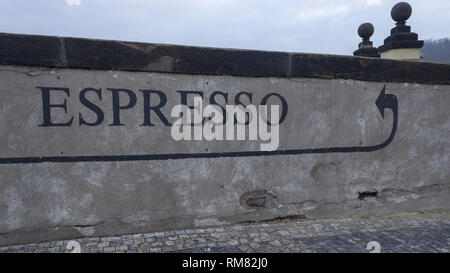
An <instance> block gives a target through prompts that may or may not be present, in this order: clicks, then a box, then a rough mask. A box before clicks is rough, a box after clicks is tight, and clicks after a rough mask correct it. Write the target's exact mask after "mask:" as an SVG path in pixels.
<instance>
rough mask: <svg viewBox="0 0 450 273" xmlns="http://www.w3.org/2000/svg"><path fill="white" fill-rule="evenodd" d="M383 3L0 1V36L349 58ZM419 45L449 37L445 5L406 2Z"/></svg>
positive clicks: (384, 29) (379, 28) (380, 30)
mask: <svg viewBox="0 0 450 273" xmlns="http://www.w3.org/2000/svg"><path fill="white" fill-rule="evenodd" d="M397 2H399V1H390V0H271V1H269V0H1V1H0V5H1V6H0V32H9V33H25V34H43V35H57V36H70V37H86V38H99V39H113V40H125V41H140V42H149V43H167V44H182V45H196V46H212V47H224V48H243V49H261V50H275V51H290V52H315V53H331V54H352V52H353V51H354V50H355V49H356V48H357V45H358V43H359V41H360V39H359V37H358V36H357V33H356V31H357V28H358V26H359V25H360V24H361V23H364V22H371V23H373V24H374V25H375V34H374V36H373V38H372V40H373V41H374V43H375V45H376V46H379V45H381V44H382V42H383V39H384V38H386V37H387V36H388V35H389V31H390V29H391V28H392V27H393V26H394V21H392V19H391V17H390V11H391V8H392V6H393V5H394V4H395V3H397ZM409 3H410V4H411V5H412V7H413V14H412V17H411V18H410V20H409V21H408V24H409V25H411V26H412V30H413V31H414V32H416V33H418V34H419V38H420V39H428V38H444V37H450V0H410V1H409Z"/></svg>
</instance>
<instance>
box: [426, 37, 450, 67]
mask: <svg viewBox="0 0 450 273" xmlns="http://www.w3.org/2000/svg"><path fill="white" fill-rule="evenodd" d="M420 52H421V55H422V57H423V60H424V61H427V62H439V63H450V39H449V38H444V39H438V40H434V39H433V40H425V44H424V45H423V47H422V49H421V50H420Z"/></svg>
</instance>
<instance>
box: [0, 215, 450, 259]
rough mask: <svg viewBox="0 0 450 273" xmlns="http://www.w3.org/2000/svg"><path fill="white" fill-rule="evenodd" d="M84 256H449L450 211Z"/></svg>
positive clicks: (196, 233)
mask: <svg viewBox="0 0 450 273" xmlns="http://www.w3.org/2000/svg"><path fill="white" fill-rule="evenodd" d="M75 241H76V242H78V243H79V244H80V247H81V252H181V253H190V252H195V253H198V252H200V253H204V252H207V253H208V252H211V253H220V252H228V253H236V252H257V253H265V252H275V253H279V252H363V253H367V252H369V250H367V249H366V248H367V244H368V243H369V242H371V241H376V242H378V243H379V244H380V246H381V252H449V251H450V211H433V212H426V213H403V214H396V215H385V216H376V217H370V218H339V219H324V220H304V219H303V220H301V219H297V220H279V221H271V222H264V223H254V224H253V223H252V224H242V225H234V226H226V227H215V228H205V229H190V230H176V231H166V232H155V233H146V234H132V235H122V236H116V237H102V238H82V239H78V240H75ZM69 242H70V241H69V240H64V241H54V242H45V243H39V244H27V245H18V246H6V247H0V252H27V253H28V252H70V250H68V249H67V247H68V243H69Z"/></svg>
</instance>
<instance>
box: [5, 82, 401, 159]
mask: <svg viewBox="0 0 450 273" xmlns="http://www.w3.org/2000/svg"><path fill="white" fill-rule="evenodd" d="M385 91H386V86H384V87H383V90H381V93H380V95H379V96H378V98H377V100H376V102H375V104H376V106H377V107H378V110H379V111H380V113H381V116H382V117H383V119H384V110H385V109H386V108H388V109H391V110H392V113H393V116H394V118H393V119H394V120H393V125H392V131H391V134H390V135H389V138H388V139H387V140H386V141H384V142H383V143H381V144H378V145H374V146H363V147H361V146H353V147H330V148H316V149H300V150H276V151H254V152H251V151H250V152H225V153H197V154H188V153H181V154H151V155H110V156H49V157H17V158H0V164H15V163H43V162H93V161H97V162H100V161H101V162H105V161H141V160H169V159H188V158H191V159H192V158H221V157H251V156H270V155H299V154H325V153H358V152H373V151H378V150H381V149H383V148H385V147H386V146H388V145H389V144H390V143H391V142H392V140H393V139H394V137H395V133H396V131H397V123H398V101H397V97H396V96H395V95H392V94H386V93H385Z"/></svg>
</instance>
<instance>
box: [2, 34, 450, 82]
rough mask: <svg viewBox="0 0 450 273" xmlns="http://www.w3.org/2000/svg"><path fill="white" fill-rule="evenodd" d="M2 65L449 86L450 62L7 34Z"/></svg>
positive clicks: (4, 37) (3, 37)
mask: <svg viewBox="0 0 450 273" xmlns="http://www.w3.org/2000/svg"><path fill="white" fill-rule="evenodd" d="M0 65H24V66H40V67H42V66H44V67H60V68H80V69H96V70H126V71H144V72H168V73H183V74H206V75H232V76H247V77H292V78H296V77H299V78H300V77H302V78H323V79H334V78H340V79H354V80H363V81H375V82H411V83H430V84H450V64H438V63H427V62H417V61H396V60H386V59H376V58H364V57H353V56H340V55H322V54H306V53H288V52H271V51H255V50H238V49H221V48H207V47H192V46H179V45H163V44H149V43H137V42H123V41H108V40H94V39H82V38H66V37H55V36H40V35H22V34H9V33H0Z"/></svg>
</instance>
